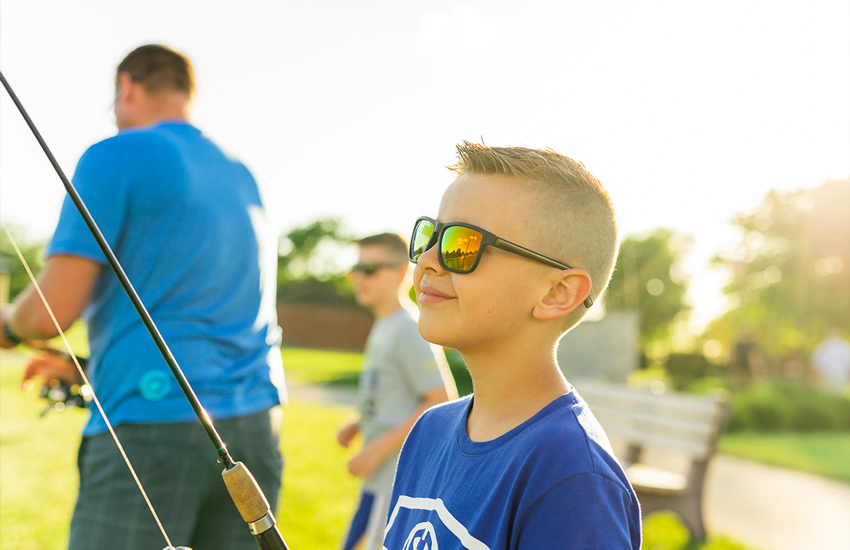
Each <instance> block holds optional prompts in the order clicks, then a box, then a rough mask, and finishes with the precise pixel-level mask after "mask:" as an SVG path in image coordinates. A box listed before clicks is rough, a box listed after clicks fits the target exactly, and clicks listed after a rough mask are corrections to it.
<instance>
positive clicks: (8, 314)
mask: <svg viewBox="0 0 850 550" xmlns="http://www.w3.org/2000/svg"><path fill="white" fill-rule="evenodd" d="M102 268H103V265H102V264H100V263H98V262H95V261H92V260H88V259H86V258H80V257H78V256H69V255H65V254H56V255H53V256H50V257H49V258H48V259H47V262H46V263H45V265H44V269H42V270H41V273H40V274H39V276H38V284H39V286H40V287H41V290H42V292H43V293H44V297H45V298H46V300H47V303H48V304H50V308H51V309H52V310H53V314H54V315H55V316H56V320H57V321H58V322H59V326H60V327H62V330H67V329H68V328H69V327H70V326H71V325H72V324H73V323H74V321H76V320H77V319H78V318H79V317H80V315H82V313H83V310H84V309H85V307H86V304H88V302H89V298H90V297H91V292H92V289H93V288H94V284H95V281H97V277H98V275H100V271H101V269H102ZM0 315H2V320H3V323H4V324H6V325H7V326H8V329H9V330H10V331H11V332H12V334H14V335H15V337H17V338H18V339H20V340H46V339H49V338H53V337H55V336H57V335H58V334H59V333H58V331H57V330H56V327H55V326H54V324H53V321H52V320H51V318H50V315H49V314H48V312H47V309H46V308H45V307H44V304H42V302H41V298H40V297H39V296H38V293H37V292H36V290H35V288H33V287H32V286H30V287H28V288H27V289H26V290H25V291H23V292H22V293H21V295H20V296H18V298H17V299H16V300H15V303H14V305H13V306H12V307H11V308H8V309H6V310H3V311H2V313H0ZM14 346H15V342H14V341H12V340H9V339H8V338H6V337H5V335H0V347H4V348H12V347H14Z"/></svg>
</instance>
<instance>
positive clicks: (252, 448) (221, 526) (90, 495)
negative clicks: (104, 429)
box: [68, 408, 283, 550]
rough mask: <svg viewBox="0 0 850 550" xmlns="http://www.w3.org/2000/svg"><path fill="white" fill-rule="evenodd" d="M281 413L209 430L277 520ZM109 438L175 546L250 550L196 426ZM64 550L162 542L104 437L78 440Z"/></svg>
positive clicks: (150, 428) (127, 427)
mask: <svg viewBox="0 0 850 550" xmlns="http://www.w3.org/2000/svg"><path fill="white" fill-rule="evenodd" d="M280 410H281V409H280V408H275V409H271V410H269V411H264V412H261V413H257V414H252V415H248V416H242V417H237V418H227V419H219V420H216V421H215V428H216V431H218V433H219V435H220V436H221V438H222V440H223V441H224V443H225V445H227V449H228V451H229V453H230V455H231V456H232V457H233V460H235V461H241V462H243V463H244V464H245V466H247V467H248V469H249V470H250V472H251V473H252V474H253V475H254V478H255V479H256V480H257V482H258V483H259V485H260V488H262V490H263V492H264V493H265V495H266V498H268V500H269V504H271V509H272V510H273V511H274V512H276V509H277V500H278V493H279V491H280V488H281V476H282V473H283V458H282V456H281V453H280V445H279V441H280V439H279V430H280ZM115 431H116V433H117V435H118V439H119V440H120V441H121V444H122V445H123V446H124V449H125V452H126V453H127V456H128V457H129V458H130V462H131V463H132V464H133V468H134V469H135V470H136V474H137V475H138V476H139V479H140V481H141V483H142V486H143V487H144V488H145V491H146V492H147V494H148V498H150V500H151V504H152V505H153V507H154V509H155V510H156V513H157V515H158V516H159V519H160V521H161V522H162V524H163V527H164V529H165V532H166V533H167V534H168V537H169V539H170V540H171V543H172V544H173V545H174V546H190V547H192V548H193V549H194V550H243V549H244V550H256V548H257V544H256V542H254V538H253V536H252V535H251V533H250V531H249V530H248V526H247V524H246V523H245V522H244V520H243V519H242V517H241V516H240V515H239V512H238V511H237V509H236V506H235V505H234V504H233V500H232V499H231V498H230V495H229V494H228V492H227V488H226V487H225V486H224V481H223V480H222V478H221V472H222V470H223V466H222V465H221V464H219V463H218V462H217V459H218V455H217V454H216V451H215V447H214V446H213V444H212V442H211V441H210V439H209V436H208V435H207V433H206V432H205V431H204V428H203V427H202V426H201V425H200V424H199V423H198V422H180V423H172V424H121V425H119V426H118V427H117V428H115ZM78 463H79V470H80V492H79V496H78V498H77V505H76V508H75V509H74V516H73V519H72V520H71V534H70V541H69V544H68V548H69V550H84V549H85V550H115V549H117V548H121V549H123V550H160V549H162V548H164V547H165V546H166V542H165V539H164V537H163V535H162V532H161V531H160V530H159V527H158V526H157V525H156V521H155V520H154V518H153V515H152V514H151V512H150V510H149V509H148V507H147V505H146V504H145V502H144V499H143V497H142V495H141V493H140V492H139V489H138V487H137V486H136V483H135V481H133V478H132V476H131V474H130V472H129V470H128V469H127V466H126V464H125V463H124V460H123V459H122V458H121V455H120V453H119V451H118V449H117V447H116V446H115V442H114V441H113V440H112V436H111V435H110V434H109V433H104V434H98V435H95V436H92V437H84V438H83V441H82V443H81V444H80V451H79V458H78Z"/></svg>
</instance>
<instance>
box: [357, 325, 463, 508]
mask: <svg viewBox="0 0 850 550" xmlns="http://www.w3.org/2000/svg"><path fill="white" fill-rule="evenodd" d="M446 369H448V366H447V364H446V361H445V355H444V354H443V352H442V350H441V349H440V348H439V347H437V346H434V345H433V344H429V343H428V342H426V341H425V340H423V339H422V336H420V335H419V329H418V328H417V327H416V319H414V318H413V316H412V315H411V313H410V312H409V311H407V310H406V309H404V308H401V309H399V310H398V311H396V312H395V313H393V314H392V315H389V316H387V317H386V318H383V319H380V320H378V321H376V322H375V324H374V326H373V327H372V330H371V332H370V333H369V338H368V340H367V342H366V349H365V351H364V359H363V371H362V372H361V375H360V389H359V398H360V430H361V432H362V433H363V436H364V438H365V442H366V443H368V442H370V441H372V440H373V439H375V438H377V437H379V436H381V435H382V434H384V433H386V432H387V431H389V430H391V429H392V428H394V427H395V426H397V425H398V424H399V423H401V422H403V421H404V420H405V419H407V418H408V417H410V415H411V414H413V412H414V411H415V410H416V409H417V408H419V406H420V404H421V402H422V397H423V396H424V395H425V394H426V393H428V392H429V391H431V390H433V389H435V388H440V387H443V384H444V382H443V371H445V370H446ZM396 457H397V455H394V456H393V458H392V459H390V460H387V461H386V462H384V464H383V465H381V467H379V468H378V469H377V470H376V471H375V473H373V474H372V475H371V476H370V477H369V479H367V480H366V481H365V482H364V483H363V488H364V490H367V491H371V492H378V493H384V494H386V495H389V493H390V491H391V490H392V484H393V477H394V475H395V467H396Z"/></svg>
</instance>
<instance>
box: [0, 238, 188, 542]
mask: <svg viewBox="0 0 850 550" xmlns="http://www.w3.org/2000/svg"><path fill="white" fill-rule="evenodd" d="M0 225H2V226H3V231H5V232H6V235H7V236H8V237H9V242H11V243H12V248H14V249H15V253H16V254H17V255H18V258H19V259H20V260H21V263H22V264H23V265H24V269H25V270H26V272H27V275H28V276H29V278H30V281H31V282H32V286H33V288H34V289H35V291H36V292H37V293H38V295H39V297H40V298H41V303H43V304H44V307H45V308H46V309H47V313H48V314H49V315H50V319H51V320H52V321H53V326H54V327H56V330H58V331H59V336H61V337H62V342H63V343H64V344H65V348H66V349H67V350H68V353H69V354H70V356H71V360H72V361H73V362H74V365H75V366H76V367H77V372H78V373H79V375H80V377H81V378H82V380H83V383H84V384H87V385H88V386H89V388H90V389H91V395H92V401H94V404H95V405H96V406H97V410H98V411H100V416H101V417H103V421H104V422H105V423H106V427H107V428H108V429H109V433H110V435H112V439H113V440H114V441H115V445H116V446H117V447H118V451H119V452H120V453H121V456H122V457H123V458H124V462H125V463H126V464H127V468H128V469H129V470H130V474H131V475H132V476H133V480H134V481H135V482H136V485H137V486H138V487H139V491H141V493H142V497H143V498H144V499H145V502H146V503H147V505H148V509H149V510H150V511H151V514H152V515H153V519H154V520H155V521H156V524H157V526H158V527H159V530H160V532H161V533H162V536H163V538H165V542H166V543H167V544H168V546H169V547H171V546H172V544H171V539H169V538H168V534H167V533H166V532H165V527H163V525H162V522H161V521H160V520H159V516H157V514H156V510H154V508H153V504H151V501H150V499H149V498H148V494H147V493H146V492H145V488H144V487H143V486H142V482H141V480H139V476H137V475H136V470H135V469H134V468H133V465H132V464H131V463H130V458H129V457H128V456H127V453H125V452H124V446H123V445H121V441H119V440H118V435H117V434H116V433H115V430H114V429H113V428H112V423H111V422H109V418H107V417H106V412H105V411H104V410H103V407H101V406H100V400H99V399H98V398H97V393H96V392H95V391H94V387H93V386H92V385H91V383H90V382H89V379H88V377H87V376H86V372H85V370H84V369H83V367H82V366H80V361H79V359H77V354H75V353H74V350H73V348H71V343H70V342H69V341H68V338H67V337H66V336H65V331H63V330H62V327H60V326H59V321H57V320H56V316H55V315H54V314H53V310H52V309H51V308H50V304H48V303H47V298H45V296H44V293H43V292H42V291H41V286H39V284H38V281H37V280H36V278H35V275H33V273H32V270H31V269H30V266H29V264H28V263H27V260H26V259H25V258H24V255H23V254H22V253H21V249H20V248H18V243H17V242H15V238H14V237H12V233H11V232H10V231H9V228H8V227H6V224H5V223H0Z"/></svg>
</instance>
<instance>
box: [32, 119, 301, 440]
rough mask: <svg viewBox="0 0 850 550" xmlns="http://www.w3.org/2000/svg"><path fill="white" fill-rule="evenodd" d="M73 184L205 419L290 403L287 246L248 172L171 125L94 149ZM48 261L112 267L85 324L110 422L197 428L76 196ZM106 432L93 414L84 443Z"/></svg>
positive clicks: (191, 132) (126, 134)
mask: <svg viewBox="0 0 850 550" xmlns="http://www.w3.org/2000/svg"><path fill="white" fill-rule="evenodd" d="M73 181H74V184H75V186H76V187H77V189H78V191H79V193H80V196H81V197H82V199H83V201H84V202H85V203H86V205H87V207H88V209H89V211H90V212H91V214H92V216H93V217H94V219H95V221H96V222H97V224H98V225H99V227H100V229H101V231H102V232H103V234H104V237H105V238H106V241H107V242H108V243H109V244H110V246H111V247H112V249H113V251H114V252H115V255H116V256H117V257H118V260H119V262H121V264H122V266H123V267H124V270H125V272H126V273H127V275H128V277H129V278H130V281H131V282H132V284H133V286H134V287H135V288H136V291H137V292H138V294H139V296H140V298H141V300H142V302H143V303H144V305H145V307H146V308H147V310H148V311H149V313H150V314H151V317H152V318H153V320H154V322H155V323H156V324H157V326H158V328H159V330H160V332H161V333H162V336H163V337H164V338H165V341H166V342H167V344H168V346H169V348H170V349H171V352H172V354H173V355H174V357H175V358H176V360H177V362H178V364H179V365H180V366H181V368H182V369H183V371H184V373H185V375H186V378H187V379H188V380H189V382H190V384H191V385H192V387H193V388H194V390H195V393H196V394H197V395H198V397H199V399H200V401H201V404H202V405H203V407H204V408H205V409H206V410H207V412H208V413H209V414H210V415H211V416H212V417H213V418H228V417H234V416H242V415H246V414H251V413H255V412H259V411H261V410H264V409H267V408H270V407H273V406H275V405H277V404H279V403H281V402H282V401H283V400H285V391H286V390H285V385H284V379H283V365H282V361H281V357H280V349H279V339H280V338H279V334H280V328H279V327H278V326H277V314H276V310H275V285H276V280H275V279H276V267H277V266H276V260H277V258H276V254H277V240H276V238H275V237H274V235H273V234H272V233H271V231H270V228H269V224H268V223H267V220H266V215H265V210H264V208H263V204H262V201H261V199H260V194H259V191H258V188H257V184H256V182H255V180H254V178H253V176H252V175H251V173H250V172H249V171H248V169H247V168H246V167H245V166H244V165H243V164H241V163H240V162H238V161H236V160H234V159H232V158H229V157H228V156H227V155H225V154H224V153H223V152H222V151H221V150H220V149H219V148H218V147H217V146H216V145H215V144H214V143H213V142H211V141H210V140H209V139H207V138H206V137H204V135H203V134H202V133H201V131H200V130H198V129H197V128H195V127H194V126H192V125H190V124H188V123H185V122H182V121H165V122H161V123H158V124H155V125H152V126H146V127H141V128H134V129H130V130H125V131H122V132H120V133H119V134H118V135H116V136H114V137H112V138H109V139H106V140H104V141H101V142H99V143H97V144H95V145H93V146H92V147H90V148H89V149H88V150H87V151H86V152H85V154H84V155H83V156H82V158H81V159H80V161H79V163H78V165H77V169H76V172H75V174H74V178H73ZM47 254H48V256H50V255H55V254H69V255H74V256H80V257H84V258H87V259H90V260H94V261H96V262H100V263H103V264H104V269H103V271H102V273H101V275H100V276H99V278H98V280H97V282H96V284H95V287H94V289H93V292H92V295H91V299H90V301H89V306H88V307H87V309H86V311H85V313H84V318H85V319H86V321H87V324H88V331H89V341H90V344H91V357H90V360H89V373H88V376H89V379H90V381H91V383H92V385H93V386H94V389H95V391H96V393H97V396H98V399H99V400H100V402H101V405H102V406H103V408H104V409H105V411H106V414H107V416H108V418H109V420H110V422H111V423H112V424H113V425H117V424H119V423H122V422H130V423H153V422H177V421H189V420H192V419H194V418H196V416H195V413H194V412H193V410H192V409H191V407H190V405H189V403H188V401H187V400H186V397H185V396H184V395H183V393H182V391H181V390H180V387H179V386H178V384H177V381H176V380H175V378H174V376H173V375H172V373H171V371H170V369H169V368H168V365H167V364H166V363H165V360H164V359H163V358H162V356H161V354H160V353H159V350H158V349H157V347H156V345H155V344H154V342H153V340H152V338H151V336H150V334H149V333H148V332H147V329H146V328H145V327H144V325H143V324H142V322H141V320H140V319H139V316H138V314H137V313H136V311H135V309H134V308H133V306H132V304H131V302H130V300H129V298H128V297H127V296H126V294H125V293H124V290H123V288H122V287H121V285H120V283H119V282H118V279H117V277H116V276H115V274H114V273H112V270H111V269H110V268H109V267H108V266H107V265H106V258H105V257H104V255H103V253H102V252H101V250H100V248H99V247H98V246H97V243H96V241H95V240H94V237H92V235H91V234H90V232H89V230H88V228H87V226H86V225H85V222H84V221H83V219H82V216H80V214H79V213H78V212H77V210H76V208H75V207H74V205H73V203H72V202H71V200H70V198H69V197H66V199H65V203H64V204H63V206H62V212H61V215H60V218H59V223H58V226H57V228H56V232H55V233H54V236H53V239H52V241H51V243H50V245H49V247H48V252H47ZM104 430H106V425H105V423H104V421H103V419H102V418H101V417H100V414H99V413H98V412H97V411H93V414H92V415H91V418H90V420H89V423H88V424H87V426H86V428H85V430H84V434H85V435H93V434H96V433H100V432H102V431H104Z"/></svg>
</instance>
